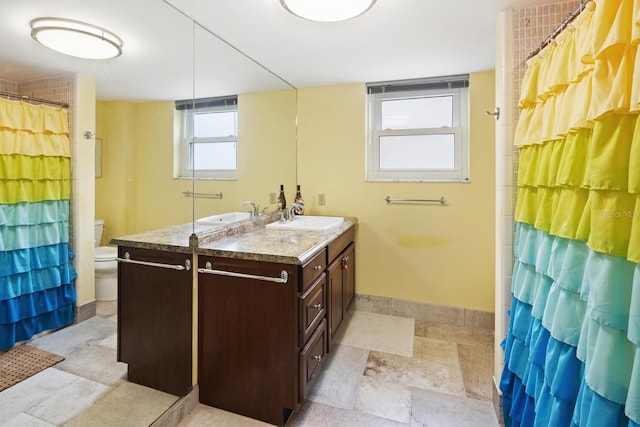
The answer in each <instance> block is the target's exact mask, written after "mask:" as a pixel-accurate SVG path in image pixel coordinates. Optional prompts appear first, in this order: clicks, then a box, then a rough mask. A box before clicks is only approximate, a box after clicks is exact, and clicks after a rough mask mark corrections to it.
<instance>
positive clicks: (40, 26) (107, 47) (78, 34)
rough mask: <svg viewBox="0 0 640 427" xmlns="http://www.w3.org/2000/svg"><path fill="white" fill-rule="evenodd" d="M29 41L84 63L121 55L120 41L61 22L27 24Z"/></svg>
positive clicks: (77, 23) (44, 20) (84, 25)
mask: <svg viewBox="0 0 640 427" xmlns="http://www.w3.org/2000/svg"><path fill="white" fill-rule="evenodd" d="M30 25H31V37H32V38H33V39H34V40H35V41H37V42H38V43H40V44H41V45H43V46H46V47H48V48H49V49H53V50H55V51H57V52H60V53H64V54H65V55H71V56H75V57H78V58H86V59H109V58H115V57H116V56H120V55H121V54H122V40H121V39H120V37H118V36H116V35H115V34H113V33H112V32H111V31H108V30H105V29H104V28H100V27H97V26H95V25H91V24H87V23H84V22H80V21H74V20H72V19H64V18H38V19H34V20H33V21H31V22H30Z"/></svg>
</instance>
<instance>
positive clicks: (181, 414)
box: [151, 385, 200, 427]
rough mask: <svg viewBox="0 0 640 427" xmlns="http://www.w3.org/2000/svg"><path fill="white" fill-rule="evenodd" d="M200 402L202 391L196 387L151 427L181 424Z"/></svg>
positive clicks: (170, 426) (167, 426)
mask: <svg viewBox="0 0 640 427" xmlns="http://www.w3.org/2000/svg"><path fill="white" fill-rule="evenodd" d="M199 400H200V389H199V388H198V386H197V385H196V386H195V387H194V388H193V389H191V391H190V392H189V393H187V395H185V396H182V397H181V398H180V399H178V401H177V402H176V403H174V404H173V405H172V406H171V407H170V408H169V409H167V410H166V411H165V413H164V414H162V415H161V416H160V417H159V418H158V419H157V420H155V421H154V422H153V423H152V424H151V427H172V426H177V425H178V424H180V421H182V420H183V419H185V417H186V416H187V415H189V413H190V412H191V411H193V410H194V409H195V408H196V406H198V403H199Z"/></svg>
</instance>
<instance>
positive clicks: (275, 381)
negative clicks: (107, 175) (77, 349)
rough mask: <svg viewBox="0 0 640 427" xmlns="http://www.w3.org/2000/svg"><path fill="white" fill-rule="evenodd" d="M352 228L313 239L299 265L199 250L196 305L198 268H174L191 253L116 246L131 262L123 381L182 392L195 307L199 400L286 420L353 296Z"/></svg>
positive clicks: (121, 270) (123, 282)
mask: <svg viewBox="0 0 640 427" xmlns="http://www.w3.org/2000/svg"><path fill="white" fill-rule="evenodd" d="M354 229H355V227H350V228H348V229H347V230H345V231H344V232H343V233H342V234H340V235H339V236H337V237H336V238H335V239H334V240H331V241H330V242H328V243H327V244H326V246H324V247H322V248H321V249H319V250H318V249H317V247H314V249H313V251H314V252H313V253H312V255H311V256H310V257H308V260H307V261H306V262H305V263H304V264H302V265H300V264H296V263H278V262H267V261H259V260H252V259H246V258H233V257H227V256H222V257H221V256H214V255H218V254H217V253H213V255H211V254H212V252H209V250H206V249H203V250H202V251H201V252H200V251H198V252H199V253H198V254H197V260H196V263H197V265H198V267H199V268H198V272H197V307H193V298H194V291H195V289H194V285H193V280H194V278H195V277H196V276H194V272H193V271H192V270H191V269H187V268H184V269H181V268H175V267H176V266H177V267H180V266H185V265H190V264H191V263H192V262H193V261H194V259H193V256H192V255H191V254H184V253H174V252H165V251H158V250H149V249H142V248H135V247H128V246H120V247H119V248H118V256H119V258H123V259H124V258H128V260H129V261H130V262H121V263H120V264H119V266H118V299H119V301H118V361H122V362H125V363H127V364H128V379H129V381H132V382H135V383H138V384H142V385H145V386H148V387H151V388H154V389H157V390H162V391H165V392H168V393H171V394H174V395H179V396H180V395H184V394H186V393H188V392H189V391H190V390H191V389H192V386H193V371H194V369H193V363H192V360H193V359H192V358H193V356H192V351H193V349H194V348H195V346H194V345H193V342H192V341H193V340H192V328H193V327H194V316H196V318H197V329H198V330H197V350H195V351H197V360H198V368H197V383H198V386H199V396H200V402H201V403H203V404H206V405H210V406H214V407H217V408H220V409H223V410H227V411H231V412H234V413H237V414H241V415H244V416H247V417H251V418H254V419H258V420H261V421H264V422H267V423H271V424H275V425H284V424H285V423H286V422H287V421H288V419H289V417H290V416H291V414H292V413H293V412H294V411H296V410H298V409H299V408H300V406H301V405H302V403H303V402H304V400H305V399H306V398H307V395H308V393H309V391H310V389H311V387H312V386H313V384H314V383H315V381H316V379H317V378H318V375H319V374H320V372H321V370H322V368H323V366H324V363H325V361H326V356H327V353H328V352H329V350H330V342H331V338H332V337H333V336H334V335H335V333H336V332H337V331H338V329H339V328H340V326H341V324H342V321H343V319H344V317H345V314H346V311H347V309H348V308H349V305H350V304H351V301H352V300H353V297H354V294H355V275H354V269H355V251H354V245H353V241H354V233H355V231H354ZM305 259H307V258H305ZM288 261H289V259H287V262H288ZM295 261H297V259H294V261H293V262H295ZM166 267H169V268H166Z"/></svg>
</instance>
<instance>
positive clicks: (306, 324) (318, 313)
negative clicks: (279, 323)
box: [298, 273, 327, 347]
mask: <svg viewBox="0 0 640 427" xmlns="http://www.w3.org/2000/svg"><path fill="white" fill-rule="evenodd" d="M326 288H327V276H326V274H324V273H322V275H321V276H320V277H319V278H318V279H317V280H316V281H315V282H314V283H313V285H311V287H309V289H307V291H306V292H305V293H304V294H303V295H302V296H300V299H299V300H298V308H299V313H300V328H299V330H300V333H299V334H298V345H299V346H301V347H302V346H303V345H304V343H306V342H307V340H308V339H309V337H310V336H311V334H312V333H313V331H314V329H315V328H316V326H318V324H319V323H320V322H321V321H322V319H324V315H325V313H326V312H327V310H326V294H327V291H326Z"/></svg>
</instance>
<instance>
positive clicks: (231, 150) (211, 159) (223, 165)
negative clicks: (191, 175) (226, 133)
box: [191, 142, 236, 170]
mask: <svg viewBox="0 0 640 427" xmlns="http://www.w3.org/2000/svg"><path fill="white" fill-rule="evenodd" d="M191 155H192V156H193V168H194V169H195V170H235V169H236V143H235V142H198V143H194V144H192V151H191Z"/></svg>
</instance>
